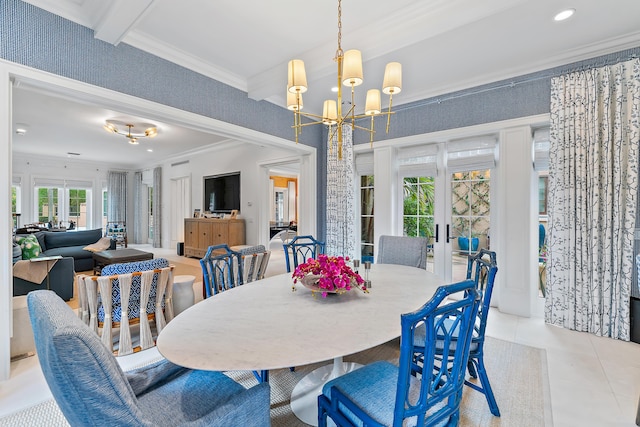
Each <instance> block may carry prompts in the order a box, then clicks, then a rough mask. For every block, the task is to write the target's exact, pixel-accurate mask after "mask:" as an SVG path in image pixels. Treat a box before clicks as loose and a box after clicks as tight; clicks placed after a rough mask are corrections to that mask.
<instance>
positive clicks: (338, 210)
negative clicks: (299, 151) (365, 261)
mask: <svg viewBox="0 0 640 427" xmlns="http://www.w3.org/2000/svg"><path fill="white" fill-rule="evenodd" d="M329 137H331V135H329ZM342 139H343V141H342V159H341V160H338V137H337V134H336V135H334V136H333V138H332V140H330V141H328V144H329V146H330V147H331V148H330V151H329V153H327V240H326V253H327V254H328V255H334V256H345V257H346V256H348V257H349V258H351V259H354V257H355V255H356V248H355V244H354V242H355V241H356V232H355V222H356V205H355V203H356V196H355V185H354V179H355V167H354V163H353V134H352V129H351V126H350V125H346V124H345V125H343V126H342Z"/></svg>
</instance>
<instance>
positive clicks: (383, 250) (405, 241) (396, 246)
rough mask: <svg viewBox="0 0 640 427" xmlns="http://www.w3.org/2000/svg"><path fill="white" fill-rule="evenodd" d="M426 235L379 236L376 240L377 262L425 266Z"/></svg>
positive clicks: (427, 240) (427, 241)
mask: <svg viewBox="0 0 640 427" xmlns="http://www.w3.org/2000/svg"><path fill="white" fill-rule="evenodd" d="M428 247H429V239H428V238H426V237H409V236H380V240H379V242H378V260H377V261H376V262H377V263H378V264H397V265H408V266H410V267H418V268H423V269H425V268H427V249H428Z"/></svg>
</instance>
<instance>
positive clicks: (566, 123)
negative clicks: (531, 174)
mask: <svg viewBox="0 0 640 427" xmlns="http://www.w3.org/2000/svg"><path fill="white" fill-rule="evenodd" d="M639 140H640V60H639V59H634V60H631V61H627V62H621V63H618V64H614V65H611V66H605V67H602V68H594V69H590V70H583V71H579V72H574V73H571V74H566V75H561V76H559V77H555V78H553V79H552V80H551V128H550V146H549V193H548V197H549V199H548V200H549V230H548V252H549V253H548V257H549V258H548V264H547V297H546V303H545V320H546V322H548V323H551V324H554V325H558V326H562V327H565V328H568V329H573V330H577V331H584V332H590V333H592V334H595V335H598V336H605V337H611V338H616V339H620V340H625V341H628V340H629V329H630V327H629V326H630V319H629V311H630V310H629V300H630V293H631V286H632V273H633V245H634V227H635V223H636V209H637V197H638V155H639V145H640V144H639Z"/></svg>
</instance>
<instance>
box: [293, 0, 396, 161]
mask: <svg viewBox="0 0 640 427" xmlns="http://www.w3.org/2000/svg"><path fill="white" fill-rule="evenodd" d="M341 42H342V1H341V0H338V49H337V50H336V56H335V58H334V61H336V62H337V63H338V100H337V102H336V101H335V100H333V99H329V100H326V101H324V105H323V108H322V116H319V115H316V114H311V113H303V112H302V111H301V110H302V108H303V102H302V94H303V93H304V92H306V91H307V74H306V72H305V69H304V62H303V61H302V60H301V59H292V60H291V61H289V67H288V81H287V108H288V109H289V110H292V111H293V114H294V122H293V126H292V127H293V129H294V130H295V135H296V144H297V143H298V136H299V135H300V133H301V132H302V128H303V127H304V126H309V125H315V124H318V123H324V124H325V125H327V126H328V127H329V135H330V136H329V141H332V140H333V137H334V135H336V134H337V142H338V159H342V125H343V124H344V123H346V124H349V125H351V128H352V129H353V130H355V129H361V130H364V131H367V132H369V142H370V143H371V144H373V135H374V133H375V129H374V117H375V116H379V115H386V116H387V129H386V132H387V133H389V124H390V121H391V114H393V113H392V112H391V105H392V100H393V95H394V94H398V93H400V91H401V90H402V65H401V64H400V63H399V62H390V63H388V64H387V66H386V68H385V70H384V79H383V83H382V92H383V93H384V94H386V95H389V109H388V111H382V108H381V101H380V91H379V90H378V89H370V90H368V91H367V97H366V101H365V109H364V114H355V102H354V96H355V87H356V86H359V85H361V84H362V83H363V73H362V53H361V52H360V51H359V50H355V49H354V50H348V51H346V52H343V51H342V44H341ZM343 84H344V85H345V86H350V87H351V108H349V110H348V111H347V112H346V114H344V115H343V113H342V85H343ZM302 116H304V117H309V118H312V119H314V121H313V122H309V123H304V124H303V123H302V122H301V117H302ZM364 117H371V124H370V127H369V128H366V127H362V126H357V125H356V119H360V118H364ZM317 120H319V121H317ZM334 126H335V128H334Z"/></svg>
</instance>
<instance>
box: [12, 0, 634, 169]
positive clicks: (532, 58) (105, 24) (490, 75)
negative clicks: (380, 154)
mask: <svg viewBox="0 0 640 427" xmlns="http://www.w3.org/2000/svg"><path fill="white" fill-rule="evenodd" d="M27 2H28V3H31V4H34V5H36V6H38V7H41V8H43V9H46V10H48V11H50V12H52V13H55V14H57V15H60V16H62V17H65V18H67V19H70V20H72V21H75V22H77V23H79V24H81V25H84V26H86V27H89V28H91V29H93V30H94V31H95V36H96V38H98V39H101V40H104V41H107V42H109V43H112V44H118V43H127V44H130V45H132V46H135V47H137V48H140V49H142V50H145V51H147V52H150V53H152V54H154V55H157V56H160V57H162V58H165V59H167V60H170V61H173V62H176V63H178V64H180V65H182V66H185V67H188V68H190V69H193V70H194V71H197V72H199V73H201V74H204V75H207V76H209V77H211V78H214V79H216V80H219V81H221V82H223V83H226V84H229V85H231V86H234V87H236V88H238V89H241V90H243V91H246V92H247V93H248V96H249V97H250V98H252V99H256V100H263V99H264V100H267V101H270V102H273V103H275V104H278V105H281V106H283V105H284V102H285V97H284V95H285V89H286V70H287V62H288V60H290V59H293V58H300V59H304V60H305V65H306V71H307V78H308V83H309V91H308V92H307V93H305V96H304V104H305V110H306V111H310V112H314V113H318V112H319V110H320V108H321V105H322V101H323V100H324V99H326V98H333V97H335V95H334V94H331V92H330V88H331V87H332V86H335V84H336V82H335V80H336V65H335V63H334V62H333V60H332V59H333V57H334V54H335V51H336V47H337V2H330V1H326V0H324V1H321V0H306V1H300V0H271V1H258V0H253V1H251V0H215V1H213V0H210V1H201V0H181V1H180V2H177V1H173V0H127V1H121V0H28V1H27ZM567 7H572V8H575V9H576V13H575V15H574V16H573V17H572V18H570V19H569V20H567V21H564V22H562V23H558V22H554V21H553V19H552V18H553V16H554V15H555V14H556V13H557V12H559V11H560V10H562V9H565V8H567ZM639 21H640V1H638V0H615V1H603V0H484V1H481V2H480V1H477V0H420V1H415V0H394V1H393V2H390V1H383V0H344V3H343V5H342V48H343V49H344V50H347V49H351V48H357V49H360V50H361V51H362V55H363V60H364V80H365V82H364V84H363V86H361V87H359V88H357V92H358V93H359V94H361V96H359V97H357V98H356V105H360V106H362V105H363V97H364V93H365V92H366V90H367V89H370V88H379V87H380V86H381V84H382V74H383V71H384V65H385V63H387V62H390V61H399V62H401V63H402V64H403V90H402V92H401V93H400V94H399V95H398V96H396V97H394V100H393V103H394V105H400V104H403V103H407V102H411V101H415V100H418V99H425V98H430V97H433V96H438V95H441V94H445V93H449V92H452V91H455V90H460V89H465V88H469V87H473V86H477V85H480V84H484V83H490V82H493V81H497V80H502V79H507V78H510V77H514V76H518V75H522V74H527V73H530V72H534V71H539V70H544V69H548V68H551V67H554V66H558V65H563V64H567V63H571V62H574V61H579V60H582V59H587V58H592V57H594V56H598V55H602V54H606V53H611V52H615V51H618V50H623V49H626V48H630V47H638V46H640V27H639V26H638V22H639ZM39 96H45V95H42V94H37V93H32V91H28V90H26V91H18V93H17V96H16V106H15V111H14V116H15V118H16V121H19V120H24V121H23V122H24V123H27V124H29V125H30V126H31V129H32V130H34V131H35V130H36V128H37V123H40V121H46V120H50V117H49V116H48V115H50V112H51V111H53V110H55V111H59V112H60V117H59V120H54V121H53V122H49V123H47V125H48V128H47V129H48V130H47V134H41V135H39V137H38V140H37V141H36V142H35V144H36V145H37V144H40V143H46V142H47V141H48V142H49V143H50V141H51V138H52V137H54V135H55V138H56V144H55V146H56V147H58V149H59V151H62V152H65V153H66V152H67V151H71V152H82V151H83V147H84V148H86V147H87V145H86V144H87V141H86V140H85V141H78V140H76V139H74V138H73V137H72V135H74V134H77V133H82V132H84V131H82V128H83V127H84V128H86V132H90V131H94V132H96V131H95V130H94V129H98V130H99V131H100V132H102V133H104V135H102V134H100V135H101V136H99V137H98V136H97V133H96V136H95V138H91V139H92V140H93V139H95V140H96V141H98V140H99V141H100V142H105V143H106V142H107V139H106V138H107V137H108V138H109V139H110V141H113V138H116V136H115V135H109V134H107V133H106V132H104V131H103V130H102V129H101V127H100V126H101V123H102V122H103V121H104V120H105V119H106V118H116V117H117V116H121V114H120V113H118V112H117V111H107V110H104V109H100V108H95V109H94V108H93V107H90V106H88V105H81V106H78V105H74V102H69V101H68V100H56V99H55V98H48V99H39V98H38V97H39ZM384 102H385V101H383V103H384ZM47 103H48V105H47V106H48V108H46V109H45V108H44V105H45V104H47ZM52 104H55V105H52ZM356 109H357V111H358V112H359V110H358V108H357V107H356ZM26 110H28V111H26ZM360 110H361V108H360ZM48 117H49V119H48ZM127 117H129V116H127ZM139 119H144V120H142V121H151V122H154V120H153V117H139ZM155 122H156V123H157V120H156V121H155ZM160 125H162V124H160ZM57 127H59V129H57ZM163 128H166V131H167V133H169V134H170V135H171V139H170V140H169V139H168V138H167V139H166V140H165V141H166V142H167V144H166V150H167V151H164V148H162V147H163V143H164V142H163V138H161V136H162V133H161V134H160V135H159V136H158V137H157V138H155V139H154V140H153V145H154V147H158V148H157V149H158V151H159V152H160V153H162V155H163V156H168V155H169V154H171V153H170V152H169V151H168V150H180V151H182V150H189V149H192V148H196V147H197V146H200V145H202V144H210V143H215V142H217V141H218V140H219V139H220V138H217V137H216V136H214V135H210V134H209V135H202V134H198V135H195V134H194V133H192V132H193V131H188V130H186V129H181V128H180V127H177V126H171V125H166V126H161V132H162V129H163ZM195 133H196V134H197V132H195ZM28 136H29V134H28V135H26V136H25V137H24V139H25V140H26V139H27V138H28ZM83 136H84V137H85V139H86V138H88V134H84V133H83ZM45 137H46V139H45ZM41 138H42V139H41ZM57 138H60V139H59V140H58V139H57ZM119 138H122V140H123V143H126V140H125V138H124V137H119ZM176 139H178V140H180V141H181V144H180V145H178V146H177V147H176V144H175V143H174V142H175V140H176ZM20 144H21V143H20V140H19V139H16V141H15V145H16V148H15V149H16V151H18V150H20V148H19V146H20ZM59 144H60V145H59ZM60 147H65V148H60ZM67 147H68V148H67ZM138 147H140V152H141V153H146V151H144V150H143V149H146V146H145V144H143V143H142V144H140V145H139V146H138ZM41 149H42V150H45V148H44V147H41ZM180 151H177V152H180ZM174 153H175V151H174ZM145 155H148V154H145ZM165 158H166V157H165Z"/></svg>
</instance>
